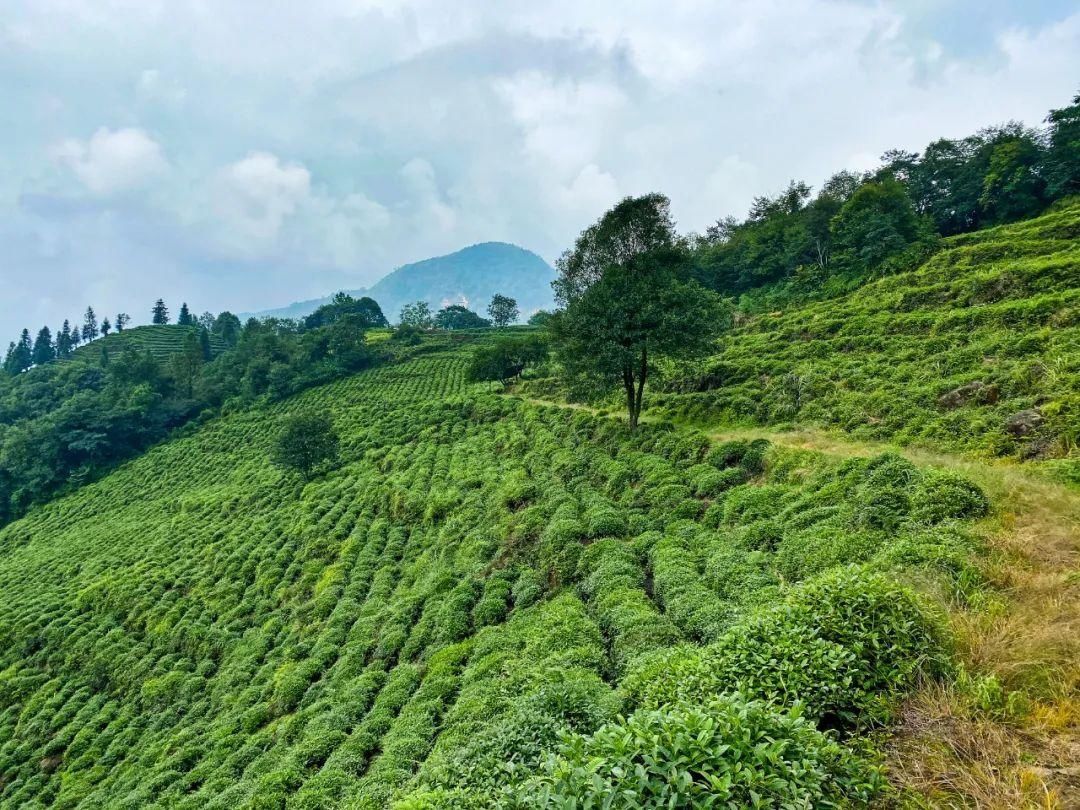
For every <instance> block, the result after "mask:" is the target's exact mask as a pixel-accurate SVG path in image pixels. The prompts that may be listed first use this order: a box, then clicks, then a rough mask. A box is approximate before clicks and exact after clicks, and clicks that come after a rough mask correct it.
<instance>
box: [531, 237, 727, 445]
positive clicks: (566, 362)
mask: <svg viewBox="0 0 1080 810" xmlns="http://www.w3.org/2000/svg"><path fill="white" fill-rule="evenodd" d="M724 320H725V317H724V307H723V305H722V302H721V299H720V298H719V296H717V295H716V294H715V293H713V292H710V291H709V290H706V289H705V288H704V287H702V286H701V285H700V284H698V283H697V282H695V281H693V280H691V279H690V278H689V263H688V261H687V260H686V258H685V256H684V255H683V254H682V253H680V252H679V251H676V250H674V249H666V250H653V251H650V252H648V253H644V254H640V255H638V256H635V257H633V258H631V259H630V260H629V261H628V262H627V263H625V264H613V265H611V266H609V267H608V269H607V270H606V271H604V273H603V275H602V276H601V277H600V279H599V280H597V281H595V282H593V283H592V284H591V285H590V286H589V288H588V289H587V290H586V291H585V293H584V294H583V295H581V296H580V297H579V298H577V299H576V300H574V301H573V302H572V303H571V304H570V305H569V306H568V307H567V308H566V310H565V311H564V312H561V313H559V314H558V315H557V316H556V317H555V318H554V319H553V321H552V326H553V331H554V335H555V341H556V346H557V349H558V353H559V359H560V360H561V361H562V364H563V366H564V367H565V368H566V369H567V371H568V372H569V374H570V375H571V376H572V377H576V378H578V379H579V380H583V381H585V382H586V383H591V384H594V385H595V386H596V387H597V388H598V389H599V390H611V389H612V388H614V387H616V386H621V387H622V389H623V393H624V394H625V398H626V410H627V414H628V416H629V419H630V428H631V430H633V429H636V428H637V425H638V419H639V417H640V415H641V406H642V400H643V395H644V391H645V384H646V381H647V380H648V377H649V374H650V372H651V371H652V370H653V369H654V368H655V364H656V362H657V360H659V359H660V358H663V357H667V358H689V357H695V356H701V355H703V354H705V353H707V352H708V351H709V349H710V348H711V346H712V340H713V338H714V337H715V335H716V334H717V332H718V329H719V327H720V325H721V324H722V323H723V322H724Z"/></svg>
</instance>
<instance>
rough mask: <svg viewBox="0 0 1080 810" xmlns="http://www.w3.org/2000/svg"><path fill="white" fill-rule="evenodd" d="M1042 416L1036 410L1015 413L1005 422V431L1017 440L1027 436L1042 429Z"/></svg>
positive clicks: (1043, 420)
mask: <svg viewBox="0 0 1080 810" xmlns="http://www.w3.org/2000/svg"><path fill="white" fill-rule="evenodd" d="M1045 421H1046V420H1045V419H1043V415H1042V414H1041V413H1039V412H1038V411H1036V410H1027V411H1017V412H1016V413H1014V414H1013V415H1012V416H1010V417H1009V418H1008V419H1006V420H1005V430H1006V432H1008V433H1011V434H1012V435H1013V436H1016V437H1017V438H1019V437H1021V436H1029V435H1031V434H1032V433H1034V432H1035V431H1036V430H1038V429H1039V428H1040V427H1042V424H1043V422H1045Z"/></svg>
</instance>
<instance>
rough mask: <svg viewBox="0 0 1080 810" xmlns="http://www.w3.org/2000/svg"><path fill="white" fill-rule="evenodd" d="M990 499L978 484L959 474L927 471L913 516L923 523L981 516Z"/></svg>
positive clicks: (916, 497) (919, 489)
mask: <svg viewBox="0 0 1080 810" xmlns="http://www.w3.org/2000/svg"><path fill="white" fill-rule="evenodd" d="M989 508H990V502H989V501H988V500H987V498H986V496H985V495H984V494H983V492H982V490H981V489H979V488H978V487H977V486H975V484H973V483H971V482H970V481H968V480H967V479H966V478H964V477H962V476H960V475H957V474H956V473H951V472H946V471H944V470H928V471H926V472H925V473H924V474H923V480H922V483H921V485H920V486H919V487H918V489H917V490H916V492H915V495H914V497H913V499H912V516H913V517H914V518H915V519H916V520H918V521H921V522H923V523H930V524H934V523H940V522H941V521H943V520H949V519H955V518H975V517H982V516H983V515H985V514H986V513H987V511H988V510H989Z"/></svg>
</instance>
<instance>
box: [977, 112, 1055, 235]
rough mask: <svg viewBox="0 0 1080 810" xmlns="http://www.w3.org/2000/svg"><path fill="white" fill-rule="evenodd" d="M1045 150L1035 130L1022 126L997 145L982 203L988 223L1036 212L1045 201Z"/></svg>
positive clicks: (988, 168)
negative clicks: (1010, 136) (1043, 163)
mask: <svg viewBox="0 0 1080 810" xmlns="http://www.w3.org/2000/svg"><path fill="white" fill-rule="evenodd" d="M1042 162H1043V150H1042V146H1041V145H1040V144H1039V140H1038V137H1037V135H1036V134H1035V133H1034V132H1030V131H1027V130H1020V131H1019V132H1018V133H1017V136H1016V137H1014V138H1008V139H1007V140H1003V141H1001V142H1000V143H997V144H995V145H994V147H993V149H992V150H991V151H990V158H989V162H988V165H987V167H986V174H985V175H983V183H982V194H981V195H980V196H979V205H980V207H981V208H982V211H983V215H984V220H985V222H986V224H988V225H995V224H1000V223H1003V222H1012V221H1014V220H1017V219H1022V218H1024V217H1029V216H1034V215H1035V214H1037V213H1038V212H1039V211H1041V210H1042V208H1043V207H1044V206H1045V204H1046V196H1045V195H1046V180H1045V178H1044V177H1043V176H1042Z"/></svg>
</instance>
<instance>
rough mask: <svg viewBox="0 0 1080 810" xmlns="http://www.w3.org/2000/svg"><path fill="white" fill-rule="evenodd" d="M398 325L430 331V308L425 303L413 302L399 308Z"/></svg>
mask: <svg viewBox="0 0 1080 810" xmlns="http://www.w3.org/2000/svg"><path fill="white" fill-rule="evenodd" d="M398 323H400V324H401V325H402V326H415V327H417V328H418V329H430V328H431V325H432V317H431V307H430V306H429V305H428V302H427V301H414V302H413V303H411V304H406V305H405V306H403V307H402V308H401V314H399V315H398Z"/></svg>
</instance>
